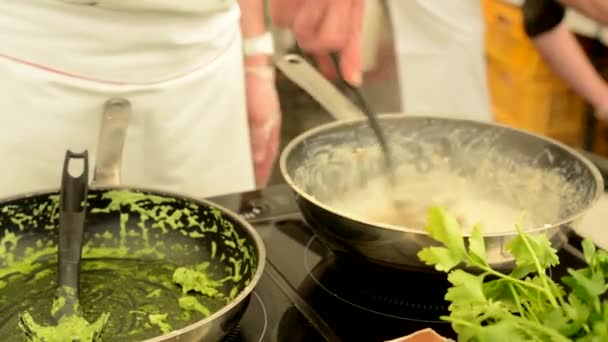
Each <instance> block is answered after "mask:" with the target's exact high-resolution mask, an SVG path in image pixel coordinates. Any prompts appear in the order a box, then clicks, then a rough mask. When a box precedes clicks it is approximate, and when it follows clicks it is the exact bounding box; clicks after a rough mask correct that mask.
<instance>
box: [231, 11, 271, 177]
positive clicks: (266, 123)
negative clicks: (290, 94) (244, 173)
mask: <svg viewBox="0 0 608 342" xmlns="http://www.w3.org/2000/svg"><path fill="white" fill-rule="evenodd" d="M239 5H240V8H241V33H242V35H243V39H250V38H257V37H260V36H262V35H263V34H265V33H266V32H267V27H266V20H265V13H264V0H239ZM243 58H244V64H245V95H246V101H247V117H248V121H249V138H250V141H251V151H252V154H253V164H254V169H255V181H256V184H257V186H258V187H264V186H265V185H266V183H267V182H268V180H269V179H270V176H271V175H272V169H273V165H274V161H275V159H276V156H277V153H278V148H279V138H280V131H281V107H280V104H279V97H278V95H277V92H276V88H275V83H274V68H273V66H272V64H271V63H270V62H271V60H270V56H269V55H267V54H266V53H256V54H255V55H247V56H244V57H243Z"/></svg>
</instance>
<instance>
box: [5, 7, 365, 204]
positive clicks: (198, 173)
mask: <svg viewBox="0 0 608 342" xmlns="http://www.w3.org/2000/svg"><path fill="white" fill-rule="evenodd" d="M270 1H271V8H272V9H273V13H272V14H273V17H274V20H275V21H276V22H277V23H278V24H279V25H282V26H285V27H288V28H290V29H292V30H294V32H295V33H296V35H297V37H298V39H299V40H300V41H302V42H303V43H304V44H302V46H304V47H305V48H306V49H307V50H309V51H311V52H314V53H315V54H318V55H319V56H322V55H324V54H327V53H329V52H330V51H339V52H340V53H341V54H342V56H343V64H344V69H345V72H347V73H348V75H349V77H351V79H353V80H354V81H353V82H354V83H356V82H355V81H356V80H357V78H360V76H357V75H359V71H358V69H360V67H359V66H358V64H357V63H358V60H359V57H358V54H359V53H360V51H359V50H357V49H353V48H352V46H357V45H358V42H357V39H359V36H360V35H358V33H357V32H360V27H361V26H362V23H361V22H362V20H359V21H357V20H353V18H357V17H361V18H362V15H359V14H356V13H359V12H361V11H362V8H363V6H362V2H363V0H331V1H330V0H322V1H321V0H270ZM321 5H322V6H321ZM350 13H354V14H350ZM341 16H344V17H343V18H348V20H343V19H340V17H341ZM336 18H337V20H336ZM264 19H265V16H264V0H238V1H237V0H205V1H198V0H178V1H166V0H128V1H124V0H19V1H0V42H2V44H0V89H1V90H2V91H1V92H0V107H1V108H2V111H1V114H0V130H1V132H0V133H1V134H0V160H2V163H3V167H2V177H0V179H1V180H0V196H8V195H12V194H17V193H23V192H31V191H38V190H44V189H48V188H57V187H58V185H59V182H60V171H61V165H62V160H63V156H64V154H65V151H66V149H71V150H73V151H77V150H84V149H86V150H88V151H89V155H90V158H91V160H92V161H94V160H95V156H96V151H97V144H98V139H99V130H100V124H101V113H102V111H103V107H104V103H106V101H108V100H109V99H112V98H121V99H125V100H127V101H128V102H129V103H130V106H131V109H132V112H131V115H130V119H129V125H128V130H127V134H126V140H125V144H124V154H123V166H122V181H123V183H124V184H127V185H131V186H140V187H146V188H156V189H162V190H169V191H175V192H181V193H185V194H188V195H194V196H212V195H218V194H224V193H229V192H237V191H246V190H252V189H253V188H254V187H255V186H256V184H257V186H260V187H261V186H264V184H265V183H266V181H267V179H268V177H269V175H270V171H271V169H272V165H273V162H274V160H275V158H276V154H277V146H278V139H279V127H280V109H279V108H280V107H279V103H278V97H277V95H276V91H275V89H274V82H273V74H272V68H270V67H269V66H270V57H269V54H271V53H272V49H271V45H270V44H271V42H269V41H268V35H267V34H266V32H267V28H266V24H265V20H264ZM239 22H240V26H239ZM239 27H240V29H239ZM243 42H244V44H242V43H243ZM243 52H244V55H245V56H244V55H243Z"/></svg>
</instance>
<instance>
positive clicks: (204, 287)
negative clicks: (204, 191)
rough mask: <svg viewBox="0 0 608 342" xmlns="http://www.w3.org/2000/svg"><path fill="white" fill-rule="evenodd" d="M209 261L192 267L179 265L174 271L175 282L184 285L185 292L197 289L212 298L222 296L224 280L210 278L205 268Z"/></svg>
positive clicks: (183, 290) (196, 290)
mask: <svg viewBox="0 0 608 342" xmlns="http://www.w3.org/2000/svg"><path fill="white" fill-rule="evenodd" d="M208 265H209V263H202V264H200V265H198V266H197V267H196V269H191V268H187V267H178V268H177V269H176V270H175V272H173V282H174V283H176V284H179V285H180V286H181V287H182V292H183V293H184V294H186V293H188V292H190V291H195V292H198V293H201V294H203V295H205V296H208V297H211V298H222V297H223V296H224V295H223V294H222V293H221V292H220V290H219V288H220V287H221V286H222V284H223V282H222V281H218V280H213V279H211V278H209V276H208V275H207V273H206V272H205V269H206V268H207V266H208Z"/></svg>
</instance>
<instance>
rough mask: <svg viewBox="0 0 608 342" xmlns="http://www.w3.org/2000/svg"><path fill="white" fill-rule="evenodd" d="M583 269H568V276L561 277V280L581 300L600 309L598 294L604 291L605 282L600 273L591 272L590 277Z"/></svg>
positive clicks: (595, 308)
mask: <svg viewBox="0 0 608 342" xmlns="http://www.w3.org/2000/svg"><path fill="white" fill-rule="evenodd" d="M584 271H585V270H584V269H582V270H573V269H568V273H569V274H570V276H565V277H563V278H562V282H564V284H566V285H568V286H569V287H570V288H571V289H572V292H573V293H574V294H575V295H576V296H577V297H579V298H580V299H581V300H582V301H584V302H586V303H588V305H591V306H592V308H593V309H594V310H595V311H600V310H601V303H600V297H599V296H600V295H601V294H603V293H604V292H606V283H605V281H604V276H603V274H601V273H592V274H591V277H587V276H585V274H584Z"/></svg>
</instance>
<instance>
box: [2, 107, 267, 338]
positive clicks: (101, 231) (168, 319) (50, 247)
mask: <svg viewBox="0 0 608 342" xmlns="http://www.w3.org/2000/svg"><path fill="white" fill-rule="evenodd" d="M117 107H118V108H117ZM106 109H107V110H106V112H105V114H106V117H105V119H104V120H106V121H105V126H104V128H103V129H102V141H103V137H104V135H105V136H111V137H114V138H116V137H119V138H120V136H121V135H120V134H117V133H120V132H121V130H122V132H123V134H122V137H123V138H124V131H125V127H122V128H121V127H118V126H119V124H120V122H121V120H118V121H117V119H116V117H117V116H120V115H123V114H124V115H128V113H127V112H126V111H125V109H128V103H125V102H124V101H114V102H109V103H108V107H107V108H106ZM121 111H122V112H121ZM121 113H122V114H121ZM125 113H127V114H125ZM108 117H110V118H113V119H108ZM122 122H127V121H126V120H123V121H122ZM113 125H114V127H113ZM104 130H105V131H104ZM118 140H119V142H120V139H118ZM115 141H116V140H115ZM119 145H120V146H121V145H122V143H121V142H120V144H119ZM101 152H103V149H99V150H98V157H97V158H98V163H97V168H96V180H97V184H110V183H112V182H111V181H108V179H111V177H117V176H119V173H118V172H112V170H111V169H109V168H107V167H106V166H107V165H114V166H116V165H119V163H117V162H116V158H109V157H108V156H110V154H105V157H106V158H105V159H104V155H103V153H101ZM114 155H115V156H120V153H114ZM100 161H101V162H100ZM58 167H59V165H58ZM104 180H105V181H104ZM57 181H58V184H59V181H60V179H57ZM58 204H59V192H58V190H57V191H48V192H41V193H35V194H28V195H22V196H16V197H13V198H9V199H5V200H2V201H0V336H2V340H4V341H25V337H24V336H23V335H22V334H21V332H20V331H19V329H18V328H17V321H18V316H19V314H20V313H22V312H23V311H25V310H27V311H29V312H30V313H31V314H32V316H33V317H34V319H35V320H36V321H37V322H38V323H43V322H45V321H47V322H48V321H49V320H50V309H51V301H52V298H53V295H54V291H55V284H56V278H57V275H56V267H57V266H56V265H57V233H58V229H57V225H58V217H59V216H58V214H59V211H58V210H59V208H58ZM87 205H88V207H87V216H86V220H85V236H84V246H83V255H82V258H83V259H82V264H81V274H80V303H81V305H82V307H83V311H84V316H85V318H87V319H88V320H89V321H93V320H95V319H96V318H97V317H99V316H100V314H101V313H102V312H110V314H111V316H110V319H109V322H108V325H107V326H106V328H105V329H104V333H103V335H102V339H103V340H104V341H141V340H149V341H178V340H179V341H200V340H203V339H204V340H205V341H217V340H220V339H221V338H222V337H223V336H224V335H225V334H226V333H227V332H228V331H230V329H231V328H232V327H233V326H234V325H235V324H236V322H238V320H239V319H240V318H241V316H242V314H243V312H244V311H245V309H246V307H247V304H248V300H249V296H250V293H251V291H253V289H254V287H255V285H256V284H257V282H258V280H259V278H260V277H261V274H262V272H263V268H264V260H265V249H264V247H263V244H262V240H261V238H260V237H259V235H258V234H257V232H256V231H255V230H254V229H253V228H252V226H251V225H249V224H248V223H247V222H246V221H244V220H243V219H241V218H240V217H239V216H237V215H236V214H234V213H232V212H231V211H229V210H227V209H224V208H222V207H220V206H218V205H215V204H213V203H211V202H208V201H205V200H201V199H194V198H190V197H187V196H182V195H177V194H171V193H167V192H160V191H153V190H144V189H132V188H127V187H121V186H108V185H102V186H96V187H92V188H91V189H90V190H89V194H88V200H87ZM179 267H186V269H187V271H184V269H183V268H182V269H181V270H180V271H178V274H181V276H184V275H186V276H187V275H194V274H195V271H197V270H198V271H200V272H199V273H196V274H204V275H205V276H207V277H209V278H210V279H211V280H212V281H211V282H205V281H204V279H197V281H196V282H194V283H195V284H198V285H199V286H200V285H203V284H207V285H206V286H204V287H202V288H199V289H197V291H193V290H191V289H190V291H187V290H189V289H187V288H185V287H183V286H181V285H184V283H183V282H181V283H180V281H179V280H180V279H179V278H180V276H179V275H178V276H177V278H174V274H175V273H176V270H177V269H178V268H179ZM182 271H183V272H182ZM180 272H182V273H180ZM184 272H185V273H184ZM176 279H177V281H176ZM200 291H203V292H205V293H204V294H203V293H200ZM184 292H187V293H184ZM184 296H190V297H194V298H196V300H197V301H198V303H199V304H200V305H195V306H193V305H190V306H188V305H186V304H187V303H184V302H182V304H183V305H182V306H180V304H179V303H180V298H182V297H184ZM189 299H190V300H191V299H192V298H189ZM184 307H188V309H184Z"/></svg>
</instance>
